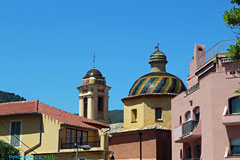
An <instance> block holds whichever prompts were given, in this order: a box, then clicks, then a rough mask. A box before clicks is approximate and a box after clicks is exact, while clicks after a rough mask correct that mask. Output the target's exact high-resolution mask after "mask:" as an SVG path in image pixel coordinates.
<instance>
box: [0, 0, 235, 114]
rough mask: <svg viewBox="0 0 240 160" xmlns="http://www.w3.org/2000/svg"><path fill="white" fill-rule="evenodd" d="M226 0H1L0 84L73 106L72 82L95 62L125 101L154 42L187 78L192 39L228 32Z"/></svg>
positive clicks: (203, 40) (115, 104)
mask: <svg viewBox="0 0 240 160" xmlns="http://www.w3.org/2000/svg"><path fill="white" fill-rule="evenodd" d="M231 7H232V6H231V4H230V0H201V1H195V0H183V1H180V0H171V1H168V0H64V1H63V0H7V1H0V71H1V72H0V90H2V91H6V92H13V93H16V94H18V95H20V96H23V97H24V98H26V99H27V100H35V99H39V100H40V101H41V102H44V103H47V104H49V105H52V106H55V107H58V108H61V109H63V110H66V111H69V112H72V113H78V90H77V89H76V87H78V86H80V85H81V81H82V78H83V77H84V75H85V74H86V73H87V71H88V70H90V69H91V68H92V66H93V64H92V59H93V53H94V52H95V53H96V68H97V69H99V70H100V71H101V72H102V74H103V76H104V77H106V80H107V85H108V86H111V87H112V89H111V90H110V93H109V94H110V102H109V108H110V110H113V109H123V104H122V102H121V98H123V97H126V96H127V95H128V92H129V90H130V88H131V86H132V84H133V83H134V82H135V80H136V79H138V78H139V77H141V76H142V75H144V74H146V73H148V72H150V65H149V64H148V61H149V57H150V55H151V53H153V52H154V51H155V49H154V47H155V45H156V44H157V43H158V42H159V43H160V50H161V51H163V52H164V53H165V54H166V55H167V59H168V64H167V72H169V73H172V74H174V75H176V76H178V77H179V78H181V79H182V80H183V82H184V83H185V84H186V76H187V75H188V70H189V68H188V66H189V62H190V61H191V59H192V56H193V47H194V44H196V43H197V44H204V45H206V48H207V49H208V48H210V47H211V46H213V45H214V44H215V43H217V42H218V41H220V40H226V39H232V38H234V34H233V33H232V32H231V31H230V29H228V28H227V27H226V26H225V25H224V22H223V20H222V17H223V14H224V11H225V10H229V9H230V8H231Z"/></svg>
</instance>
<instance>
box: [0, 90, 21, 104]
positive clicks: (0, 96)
mask: <svg viewBox="0 0 240 160" xmlns="http://www.w3.org/2000/svg"><path fill="white" fill-rule="evenodd" d="M16 101H26V99H25V98H23V97H20V96H19V95H15V94H14V93H8V92H3V91H0V103H5V102H16Z"/></svg>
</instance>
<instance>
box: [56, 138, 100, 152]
mask: <svg viewBox="0 0 240 160" xmlns="http://www.w3.org/2000/svg"><path fill="white" fill-rule="evenodd" d="M71 140H72V139H71V138H62V139H61V149H73V148H75V143H77V145H78V146H80V145H89V146H91V147H100V140H98V141H87V142H75V141H71Z"/></svg>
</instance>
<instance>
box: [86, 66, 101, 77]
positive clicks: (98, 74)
mask: <svg viewBox="0 0 240 160" xmlns="http://www.w3.org/2000/svg"><path fill="white" fill-rule="evenodd" d="M87 77H102V73H101V72H100V71H99V70H97V69H95V68H93V69H91V70H89V71H88V72H87V74H86V75H85V78H87Z"/></svg>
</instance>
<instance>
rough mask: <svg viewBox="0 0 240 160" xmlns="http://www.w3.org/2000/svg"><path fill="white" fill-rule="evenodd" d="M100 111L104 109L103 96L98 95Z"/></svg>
mask: <svg viewBox="0 0 240 160" xmlns="http://www.w3.org/2000/svg"><path fill="white" fill-rule="evenodd" d="M98 111H103V97H98Z"/></svg>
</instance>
